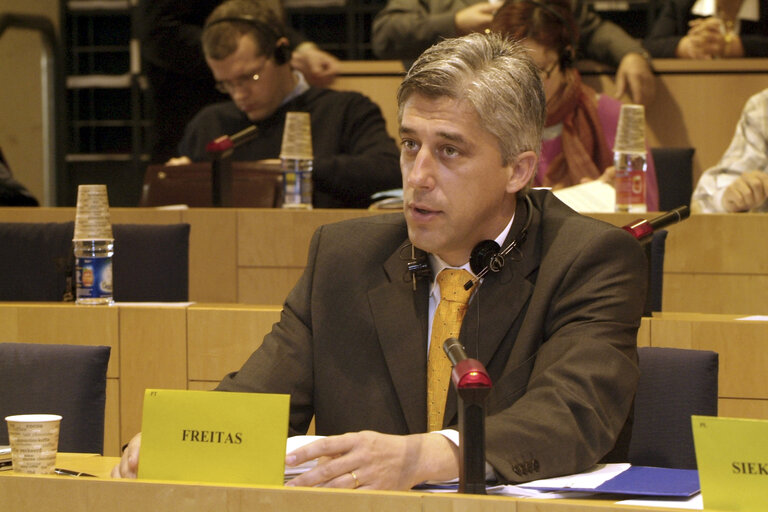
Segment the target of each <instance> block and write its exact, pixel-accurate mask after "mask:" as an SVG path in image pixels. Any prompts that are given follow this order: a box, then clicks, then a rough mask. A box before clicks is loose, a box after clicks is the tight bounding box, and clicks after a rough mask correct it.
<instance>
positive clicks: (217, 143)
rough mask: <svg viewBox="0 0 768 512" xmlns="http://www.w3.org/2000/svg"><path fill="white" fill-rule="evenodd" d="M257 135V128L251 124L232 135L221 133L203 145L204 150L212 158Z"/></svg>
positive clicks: (222, 154)
mask: <svg viewBox="0 0 768 512" xmlns="http://www.w3.org/2000/svg"><path fill="white" fill-rule="evenodd" d="M257 135H259V129H258V128H256V125H251V126H249V127H248V128H245V129H244V130H240V131H239V132H237V133H236V134H234V135H222V136H221V137H217V138H215V139H213V140H212V141H211V142H209V143H208V144H207V145H206V146H205V151H206V152H207V153H208V154H209V155H211V156H212V157H214V158H215V157H216V156H218V155H221V156H227V155H224V153H225V152H227V151H231V150H233V149H235V148H236V147H238V146H241V145H243V144H245V143H246V142H248V141H251V140H253V139H255V138H256V136H257Z"/></svg>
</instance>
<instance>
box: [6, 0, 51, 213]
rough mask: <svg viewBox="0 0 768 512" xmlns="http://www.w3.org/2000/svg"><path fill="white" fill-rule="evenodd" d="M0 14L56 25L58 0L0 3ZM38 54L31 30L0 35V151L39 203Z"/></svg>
mask: <svg viewBox="0 0 768 512" xmlns="http://www.w3.org/2000/svg"><path fill="white" fill-rule="evenodd" d="M0 12H1V13H17V14H35V15H43V16H47V17H48V18H50V19H51V21H52V22H53V23H54V25H55V26H56V27H58V25H59V0H32V1H30V0H2V1H1V2H0ZM42 54H43V44H42V39H41V38H40V35H39V33H37V32H35V31H32V30H22V29H18V28H9V29H7V30H6V31H5V33H4V34H3V35H2V37H0V148H2V149H3V153H4V154H5V157H6V159H7V160H8V163H9V164H10V165H11V169H12V170H13V173H14V175H15V176H16V178H17V179H18V180H19V181H21V182H22V183H23V184H24V185H25V186H26V187H27V188H28V189H29V190H30V191H31V192H32V193H33V194H34V195H35V197H37V198H38V200H40V201H41V202H42V200H43V154H44V148H43V113H42V92H41V66H40V63H41V61H40V59H41V56H42ZM61 64H62V65H63V63H61Z"/></svg>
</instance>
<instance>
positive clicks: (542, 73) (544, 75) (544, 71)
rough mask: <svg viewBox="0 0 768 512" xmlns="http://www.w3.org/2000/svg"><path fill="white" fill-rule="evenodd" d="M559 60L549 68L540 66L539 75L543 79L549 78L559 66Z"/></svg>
mask: <svg viewBox="0 0 768 512" xmlns="http://www.w3.org/2000/svg"><path fill="white" fill-rule="evenodd" d="M557 65H558V62H557V61H554V62H553V63H552V65H551V66H549V67H548V68H545V69H542V68H539V77H541V79H542V80H549V77H550V76H552V72H553V71H554V70H555V68H556V67H557Z"/></svg>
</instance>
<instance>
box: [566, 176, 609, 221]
mask: <svg viewBox="0 0 768 512" xmlns="http://www.w3.org/2000/svg"><path fill="white" fill-rule="evenodd" d="M552 193H553V194H554V195H555V197H557V198H558V199H559V200H561V201H562V202H564V203H565V204H567V205H568V206H570V207H571V208H573V209H574V210H576V211H577V212H590V213H594V212H606V213H611V212H614V211H615V210H616V189H614V188H613V187H612V186H610V185H609V184H607V183H605V182H604V181H599V180H594V181H588V182H586V183H582V184H580V185H574V186H572V187H565V188H559V189H555V190H553V191H552Z"/></svg>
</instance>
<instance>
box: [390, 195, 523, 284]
mask: <svg viewBox="0 0 768 512" xmlns="http://www.w3.org/2000/svg"><path fill="white" fill-rule="evenodd" d="M525 206H526V212H525V222H524V223H523V227H522V229H521V230H520V232H519V233H518V234H517V235H515V238H514V239H513V240H512V241H511V242H510V243H509V244H508V245H507V246H506V247H505V248H504V249H501V247H500V246H499V244H497V243H496V241H495V240H483V241H482V242H480V243H478V244H477V245H476V246H475V247H474V249H472V252H471V253H470V256H469V268H471V269H472V272H473V273H474V274H475V277H473V278H472V279H470V280H469V281H467V282H466V283H465V284H464V289H466V290H469V289H470V288H471V287H472V285H473V284H474V283H476V282H478V281H479V280H480V279H481V278H482V277H483V276H484V275H485V274H487V273H488V272H500V271H501V269H502V268H503V267H504V256H506V255H507V254H509V253H510V252H512V251H513V250H515V249H517V247H518V246H519V245H520V244H522V243H523V242H525V239H526V238H527V237H528V228H529V227H530V226H531V221H532V219H533V202H532V201H531V198H530V197H529V196H528V195H527V194H526V195H525ZM408 246H410V249H411V255H410V259H409V260H408V272H407V274H406V278H407V280H411V281H412V282H413V289H414V290H416V279H419V278H422V277H431V276H432V270H431V268H430V266H429V261H427V253H425V252H424V251H422V250H420V249H416V247H415V246H414V245H413V244H411V243H410V242H407V243H406V244H404V245H403V246H402V247H401V248H400V249H401V251H402V250H403V249H407V248H408ZM417 251H418V254H417ZM408 274H410V277H409V278H408Z"/></svg>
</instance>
